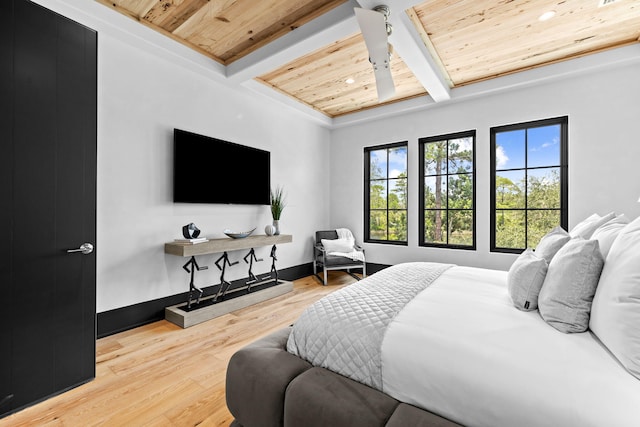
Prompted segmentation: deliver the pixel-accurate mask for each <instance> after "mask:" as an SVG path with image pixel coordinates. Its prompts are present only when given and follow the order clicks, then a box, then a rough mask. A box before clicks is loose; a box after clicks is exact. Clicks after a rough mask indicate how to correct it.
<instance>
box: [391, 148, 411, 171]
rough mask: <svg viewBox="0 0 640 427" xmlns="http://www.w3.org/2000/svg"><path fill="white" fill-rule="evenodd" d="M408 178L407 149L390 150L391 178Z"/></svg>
mask: <svg viewBox="0 0 640 427" xmlns="http://www.w3.org/2000/svg"><path fill="white" fill-rule="evenodd" d="M399 176H403V177H406V176H407V147H398V148H392V149H390V150H389V178H398V177H399Z"/></svg>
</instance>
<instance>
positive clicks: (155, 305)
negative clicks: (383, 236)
mask: <svg viewBox="0 0 640 427" xmlns="http://www.w3.org/2000/svg"><path fill="white" fill-rule="evenodd" d="M387 267H388V265H384V264H372V263H367V275H371V274H373V273H375V272H377V271H380V270H382V269H384V268H387ZM312 275H313V263H311V262H310V263H308V264H302V265H298V266H295V267H289V268H283V269H282V270H278V278H279V279H283V280H288V281H291V282H293V281H294V280H298V279H302V278H303V277H307V276H312ZM246 280H247V279H239V280H235V281H233V282H231V286H230V287H229V289H235V288H239V287H241V286H244V284H245V281H246ZM215 288H216V286H209V287H206V288H204V289H203V291H204V295H212V294H213V291H214V289H215ZM187 298H189V293H188V292H184V293H181V294H177V295H172V296H169V297H164V298H159V299H155V300H151V301H145V302H141V303H138V304H134V305H129V306H127V307H121V308H116V309H114V310H109V311H103V312H102V313H98V331H97V334H98V338H104V337H107V336H109V335H113V334H116V333H118V332H122V331H126V330H129V329H133V328H136V327H138V326H142V325H146V324H148V323H153V322H157V321H158V320H162V319H164V309H165V307H169V306H172V305H176V304H180V303H183V302H185V301H187Z"/></svg>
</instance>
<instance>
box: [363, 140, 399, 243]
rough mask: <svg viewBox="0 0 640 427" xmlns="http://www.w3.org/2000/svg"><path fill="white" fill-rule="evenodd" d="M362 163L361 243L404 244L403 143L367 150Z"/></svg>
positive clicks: (368, 148)
mask: <svg viewBox="0 0 640 427" xmlns="http://www.w3.org/2000/svg"><path fill="white" fill-rule="evenodd" d="M364 162H365V165H364V170H365V195H364V203H365V209H364V212H365V221H364V222H365V232H364V235H365V237H364V240H365V241H366V242H372V243H391V244H401V245H406V244H407V142H406V141H405V142H399V143H395V144H388V145H382V146H377V147H367V148H365V149H364Z"/></svg>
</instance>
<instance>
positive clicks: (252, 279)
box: [244, 248, 263, 292]
mask: <svg viewBox="0 0 640 427" xmlns="http://www.w3.org/2000/svg"><path fill="white" fill-rule="evenodd" d="M247 258H249V261H247ZM253 261H256V262H259V261H263V259H262V258H260V259H258V258H257V257H256V251H255V250H254V249H253V248H251V250H250V251H249V253H248V254H247V255H245V257H244V262H246V263H247V264H249V280H247V281H246V282H245V283H246V285H247V292H251V285H253V284H254V283H257V282H258V280H259V279H258V278H257V277H256V275H255V274H253V271H252V270H253Z"/></svg>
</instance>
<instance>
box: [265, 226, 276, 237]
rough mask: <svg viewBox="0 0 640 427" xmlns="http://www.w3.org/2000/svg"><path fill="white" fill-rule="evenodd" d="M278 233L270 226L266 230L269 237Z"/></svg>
mask: <svg viewBox="0 0 640 427" xmlns="http://www.w3.org/2000/svg"><path fill="white" fill-rule="evenodd" d="M275 232H276V228H275V227H274V226H273V225H271V224H269V225H267V226H266V227H265V228H264V234H266V235H267V236H273V233H275Z"/></svg>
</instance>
